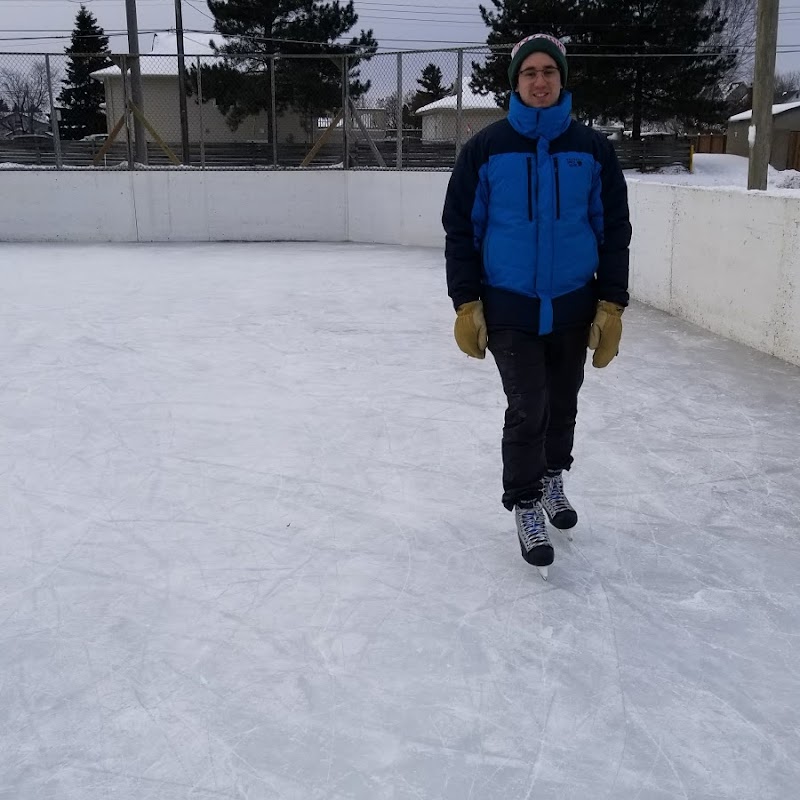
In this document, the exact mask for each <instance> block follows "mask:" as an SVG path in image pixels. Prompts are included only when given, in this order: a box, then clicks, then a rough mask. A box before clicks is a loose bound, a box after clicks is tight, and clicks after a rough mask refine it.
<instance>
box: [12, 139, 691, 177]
mask: <svg viewBox="0 0 800 800" xmlns="http://www.w3.org/2000/svg"><path fill="white" fill-rule="evenodd" d="M374 144H375V146H376V147H377V150H378V151H379V152H380V154H381V156H382V157H383V160H384V163H385V164H386V166H387V167H389V168H395V167H396V166H397V143H396V141H394V140H391V139H390V140H378V141H376V142H375V143H374ZM100 146H101V145H100V144H99V143H96V142H70V141H64V142H61V161H62V165H63V166H64V167H90V166H92V163H93V160H94V158H95V156H96V155H97V153H98V151H99V150H100ZM169 146H170V148H171V149H172V151H173V152H174V153H175V154H176V155H177V156H179V157H180V155H181V147H180V145H179V144H176V143H170V145H169ZM614 147H615V149H616V151H617V155H618V156H619V159H620V162H621V164H622V167H623V169H639V170H642V171H653V170H656V169H659V168H661V167H665V166H683V167H686V168H688V167H689V163H690V142H689V140H688V139H668V140H659V141H653V140H647V139H645V140H642V141H640V142H632V141H621V142H614ZM309 149H310V145H308V144H279V145H278V147H277V164H276V163H275V153H274V151H273V148H272V145H271V144H269V143H265V142H226V143H206V144H205V145H204V146H203V147H202V149H201V147H200V145H199V144H197V143H194V144H192V145H191V148H190V162H191V166H193V167H205V168H207V169H259V168H260V169H264V168H270V167H277V168H280V169H287V168H289V169H290V168H293V167H294V168H297V167H299V166H300V164H301V163H302V161H303V159H304V158H305V156H306V154H307V153H308V151H309ZM147 150H148V163H149V164H150V166H152V167H156V168H158V167H163V168H169V167H171V166H172V163H171V162H170V160H169V158H168V157H167V155H166V154H165V153H164V152H163V150H161V148H160V147H159V146H158V145H157V144H155V143H154V142H148V147H147ZM127 159H128V150H127V146H126V144H125V143H124V142H117V143H115V144H114V145H112V146H111V148H110V149H109V151H108V152H107V153H106V154H105V156H104V157H103V160H102V162H101V163H100V164H99V166H100V167H106V168H114V167H116V168H120V167H121V166H123V167H124V166H125V165H126V163H127ZM455 159H456V147H455V143H454V142H428V141H422V140H420V139H416V138H415V139H412V138H408V139H404V140H403V162H402V168H403V169H409V170H437V169H452V167H453V165H454V163H455ZM343 161H344V152H343V145H342V142H341V141H339V142H335V141H334V142H330V143H328V144H325V145H323V146H322V147H321V148H320V149H319V151H318V152H317V154H316V155H315V157H314V160H313V162H312V164H311V166H312V168H313V167H330V166H335V165H341V164H342V163H343ZM0 163H6V164H19V165H20V166H24V167H32V166H42V167H45V166H50V167H52V166H55V163H56V158H55V151H54V147H53V142H52V141H48V140H43V141H42V142H41V143H40V142H36V143H30V142H26V143H24V144H23V143H19V142H14V141H8V140H7V141H3V140H0ZM377 166H378V163H377V160H376V158H375V154H374V152H373V151H372V149H371V147H370V146H369V143H368V142H366V141H364V140H363V139H362V138H360V137H359V138H357V139H355V140H353V141H352V142H351V146H350V167H351V168H355V169H359V168H360V169H371V168H375V167H377Z"/></svg>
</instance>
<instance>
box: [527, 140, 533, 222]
mask: <svg viewBox="0 0 800 800" xmlns="http://www.w3.org/2000/svg"><path fill="white" fill-rule="evenodd" d="M528 222H533V165H532V164H531V157H530V156H528Z"/></svg>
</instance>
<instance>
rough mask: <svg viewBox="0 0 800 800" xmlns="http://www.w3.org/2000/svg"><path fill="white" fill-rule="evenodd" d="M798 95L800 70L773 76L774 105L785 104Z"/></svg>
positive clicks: (799, 90)
mask: <svg viewBox="0 0 800 800" xmlns="http://www.w3.org/2000/svg"><path fill="white" fill-rule="evenodd" d="M798 93H800V70H796V71H795V72H781V73H779V74H777V75H776V76H775V95H774V102H775V103H787V102H789V101H791V99H792V98H794V97H796V96H797V95H798Z"/></svg>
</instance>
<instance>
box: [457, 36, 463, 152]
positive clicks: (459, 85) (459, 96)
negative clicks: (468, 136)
mask: <svg viewBox="0 0 800 800" xmlns="http://www.w3.org/2000/svg"><path fill="white" fill-rule="evenodd" d="M456 92H457V94H456V158H458V154H459V153H460V152H461V135H462V134H461V128H462V121H463V120H462V115H463V111H464V51H463V50H459V51H458V75H457V77H456Z"/></svg>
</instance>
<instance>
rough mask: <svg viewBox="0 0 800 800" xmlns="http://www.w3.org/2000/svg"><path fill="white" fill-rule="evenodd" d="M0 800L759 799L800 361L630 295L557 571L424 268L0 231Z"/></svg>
mask: <svg viewBox="0 0 800 800" xmlns="http://www.w3.org/2000/svg"><path fill="white" fill-rule="evenodd" d="M2 254H3V258H2V266H0V269H2V284H3V287H4V288H3V296H4V298H3V299H4V302H3V310H2V314H0V357H1V358H2V364H3V379H2V384H1V388H0V427H1V428H2V430H1V431H0V475H1V476H2V482H1V483H0V492H1V493H2V494H0V497H2V500H3V508H4V526H3V527H4V532H3V536H2V541H3V545H2V548H0V621H1V623H0V637H1V638H2V648H0V798H3V800H6V798H8V800H12V799H13V800H43V799H44V798H47V799H48V800H49V799H50V798H52V799H53V800H108V798H111V797H113V798H116V800H145V799H152V800H177V798H253V800H270V799H271V798H285V799H286V800H322V799H323V798H324V799H325V800H406V799H407V800H412V799H413V800H433V799H434V798H436V799H437V800H524V799H525V798H530V799H532V798H535V800H549V799H550V798H552V800H556V799H557V800H597V799H599V798H607V799H608V800H634V799H635V798H636V799H637V800H671V799H672V798H691V800H712V798H713V800H723V799H724V800H728V798H730V800H742V799H743V798H748V799H749V798H759V800H787V798H791V797H794V796H796V793H797V786H798V783H800V730H799V729H798V724H797V708H798V705H800V672H798V663H800V636H799V635H798V631H800V626H799V625H798V619H799V618H800V593H798V589H799V588H800V539H798V531H799V530H800V456H799V455H798V454H800V412H799V411H798V404H797V398H798V394H799V393H800V370H799V369H797V368H795V367H791V366H788V365H786V364H784V363H781V362H779V361H777V360H775V359H772V358H769V357H767V356H764V355H761V354H759V353H756V352H754V351H752V350H748V349H746V348H744V347H741V346H738V345H736V344H733V343H731V342H728V341H726V340H723V339H720V338H717V337H714V336H711V335H708V334H706V333H704V332H702V331H701V330H699V329H698V328H695V327H692V326H690V325H688V324H685V323H683V322H681V321H678V320H676V319H673V318H670V317H668V316H666V315H664V314H661V313H659V312H656V311H653V310H651V309H647V308H645V307H642V306H636V305H634V306H633V307H632V308H631V309H629V311H628V312H627V313H626V315H625V334H624V339H623V346H622V353H621V355H620V358H619V359H618V360H617V361H615V362H614V363H613V365H612V366H611V367H609V368H608V369H607V370H603V371H598V370H592V369H590V370H589V372H588V375H587V382H586V386H585V389H584V392H583V394H582V405H581V414H580V419H579V433H578V440H577V445H576V456H577V463H576V468H575V469H574V471H573V473H572V475H571V476H570V477H569V479H568V488H569V490H570V494H571V496H572V497H573V499H574V501H575V504H576V505H577V507H578V509H579V511H580V513H581V522H580V523H579V526H578V528H577V529H576V533H575V541H574V543H569V542H567V541H566V540H565V539H564V538H563V537H562V536H560V535H557V536H556V540H555V544H556V562H555V565H554V566H553V568H551V578H550V582H549V583H544V582H543V581H542V580H541V579H540V578H539V576H538V573H536V571H535V570H533V569H532V568H530V567H528V566H527V565H526V564H525V563H524V562H523V561H522V559H521V558H520V555H519V549H518V546H517V543H516V538H515V534H514V532H513V527H512V517H511V515H510V514H508V513H507V512H505V511H504V510H503V509H502V507H501V506H500V504H499V495H500V485H499V484H500V462H499V436H500V427H501V424H502V416H503V399H502V395H501V391H500V386H499V380H498V378H497V377H496V374H495V368H494V365H493V363H492V362H491V360H490V359H487V360H486V361H485V362H481V363H478V362H476V361H472V360H468V359H467V358H466V357H464V356H461V354H460V353H459V351H458V350H457V349H456V347H455V345H454V343H453V342H452V340H451V326H452V310H451V309H450V307H449V303H448V299H447V297H446V294H445V288H444V280H443V274H442V263H441V260H442V259H441V254H440V253H439V252H437V251H433V250H424V249H407V248H390V247H377V246H357V245H326V244H318V245H299V244H273V245H257V244H255V245H236V244H219V245H191V246H64V245H49V246H48V245H43V246H35V245H4V246H3V250H2Z"/></svg>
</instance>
